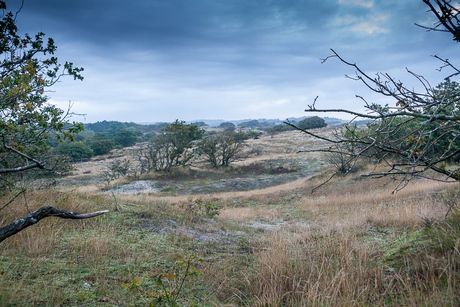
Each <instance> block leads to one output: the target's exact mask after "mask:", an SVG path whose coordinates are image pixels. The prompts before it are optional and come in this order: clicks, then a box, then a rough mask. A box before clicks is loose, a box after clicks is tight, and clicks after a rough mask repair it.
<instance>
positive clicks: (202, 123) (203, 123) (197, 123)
mask: <svg viewBox="0 0 460 307" xmlns="http://www.w3.org/2000/svg"><path fill="white" fill-rule="evenodd" d="M192 124H194V125H196V126H197V127H198V128H201V127H207V126H208V125H207V124H206V123H205V122H193V123H192Z"/></svg>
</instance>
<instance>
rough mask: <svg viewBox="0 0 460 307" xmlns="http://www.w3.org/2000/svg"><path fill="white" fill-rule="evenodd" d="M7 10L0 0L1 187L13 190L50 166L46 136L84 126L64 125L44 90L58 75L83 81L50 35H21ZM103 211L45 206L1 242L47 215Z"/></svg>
mask: <svg viewBox="0 0 460 307" xmlns="http://www.w3.org/2000/svg"><path fill="white" fill-rule="evenodd" d="M6 9H7V7H6V3H5V2H4V1H0V10H2V11H3V14H2V17H1V19H0V54H1V60H0V100H1V102H2V103H1V105H0V182H1V186H0V188H6V187H8V188H12V185H13V180H11V179H14V175H15V174H18V173H21V174H26V173H27V172H30V171H31V170H34V169H42V170H48V169H50V167H52V166H53V165H55V163H56V162H55V161H53V160H55V159H53V155H52V153H51V152H50V148H49V143H48V142H47V141H48V139H49V138H51V136H53V138H55V139H56V140H63V139H73V138H74V135H75V133H77V132H79V131H81V130H82V128H83V127H82V125H81V124H77V123H75V122H74V123H72V124H71V123H69V121H68V117H69V116H70V115H71V114H70V112H69V111H67V112H65V111H63V110H61V109H59V108H58V107H56V106H55V105H53V104H49V103H48V102H47V100H48V97H47V96H46V95H45V94H44V93H45V90H46V89H47V88H49V87H50V86H52V85H54V84H55V83H56V82H58V81H59V80H60V78H61V77H62V76H65V75H70V76H72V77H73V78H74V79H78V80H82V79H83V77H82V76H81V75H80V72H81V71H83V69H82V68H78V67H74V66H73V64H72V63H69V62H65V64H64V65H60V64H59V62H58V59H57V58H56V57H55V56H54V52H55V51H56V45H55V44H54V41H53V39H51V38H48V39H47V40H46V41H45V34H44V33H42V32H39V33H37V34H36V35H34V36H31V35H29V34H24V36H20V35H19V30H18V27H17V26H16V17H17V14H18V13H19V12H17V13H16V14H13V13H12V12H7V11H6ZM20 193H23V191H22V192H20ZM20 193H19V194H20ZM13 200H14V198H13ZM10 203H11V201H10V202H9V203H7V204H6V205H4V206H2V209H3V208H5V207H6V206H8V205H9V204H10ZM102 213H104V212H96V213H92V214H86V215H82V214H77V213H73V212H66V211H63V210H59V209H55V208H52V207H44V208H41V209H39V210H37V211H36V212H33V213H31V214H29V215H28V216H26V217H24V218H22V219H20V220H18V221H16V222H15V223H13V224H11V225H8V226H6V227H3V228H0V241H2V240H4V239H6V238H8V237H9V236H11V235H13V234H15V233H17V232H19V231H21V230H23V229H24V228H26V227H28V226H30V225H33V224H35V223H37V222H38V221H39V220H40V219H42V218H45V217H48V216H57V217H62V218H88V217H92V216H96V215H100V214H102Z"/></svg>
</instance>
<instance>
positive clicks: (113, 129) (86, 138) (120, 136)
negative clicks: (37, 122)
mask: <svg viewBox="0 0 460 307" xmlns="http://www.w3.org/2000/svg"><path fill="white" fill-rule="evenodd" d="M167 125H168V123H158V124H152V125H140V124H136V123H122V122H118V121H105V120H104V121H101V122H96V123H92V124H84V131H83V132H81V133H80V134H78V135H77V136H76V137H75V139H74V140H73V141H66V142H62V143H59V142H57V141H56V140H51V141H50V145H51V146H52V147H54V151H55V153H56V154H60V155H66V156H68V157H69V158H71V159H72V160H74V161H79V160H84V159H89V158H91V157H92V156H98V155H105V154H107V153H109V152H110V151H111V150H112V149H120V148H124V147H130V146H133V145H134V144H136V143H137V142H141V141H147V140H148V139H150V138H152V137H153V136H154V135H155V134H157V133H160V132H161V131H162V130H163V129H164V128H165V127H166V126H167Z"/></svg>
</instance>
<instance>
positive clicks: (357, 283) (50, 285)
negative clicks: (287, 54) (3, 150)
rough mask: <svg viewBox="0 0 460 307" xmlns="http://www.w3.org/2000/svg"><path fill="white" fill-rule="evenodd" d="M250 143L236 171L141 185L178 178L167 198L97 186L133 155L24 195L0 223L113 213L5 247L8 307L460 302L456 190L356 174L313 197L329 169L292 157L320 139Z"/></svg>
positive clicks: (43, 228)
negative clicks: (231, 185)
mask: <svg viewBox="0 0 460 307" xmlns="http://www.w3.org/2000/svg"><path fill="white" fill-rule="evenodd" d="M324 133H330V131H329V130H325V131H324ZM247 145H248V146H247V147H246V149H245V151H246V155H245V156H246V158H245V159H241V160H240V161H238V162H236V163H234V164H233V167H231V168H229V169H225V170H222V169H219V170H213V169H209V168H208V167H206V166H205V165H204V164H203V163H201V162H200V163H197V164H196V165H194V166H193V167H192V169H191V170H177V172H175V173H173V174H170V175H161V176H160V175H157V174H150V175H149V176H144V177H143V178H141V179H145V180H147V179H153V180H158V181H162V180H169V181H173V182H178V183H180V185H178V188H174V189H173V188H172V187H171V188H169V187H168V188H166V189H163V190H161V191H159V192H153V193H152V192H149V193H142V192H139V193H134V194H116V193H110V188H113V187H116V186H119V185H123V184H125V183H129V182H131V181H133V180H134V179H132V178H123V179H119V180H118V181H114V182H111V183H104V182H101V181H98V180H92V178H98V176H100V173H101V172H102V171H103V170H104V167H105V165H107V163H109V162H110V161H112V160H113V159H114V156H118V158H120V157H121V156H123V157H126V156H128V155H129V152H130V151H129V150H125V151H123V152H121V151H120V152H114V153H112V154H111V156H112V157H109V156H106V157H103V158H102V159H101V158H99V159H98V161H95V160H92V161H89V162H84V163H81V164H77V165H76V168H77V169H76V170H75V172H74V173H73V175H72V176H68V177H65V178H62V179H61V181H62V182H61V183H60V184H58V185H57V186H56V187H55V188H52V189H42V190H36V189H33V188H29V189H28V191H27V192H26V193H24V194H23V195H21V197H18V198H17V199H16V200H15V201H14V202H13V203H12V204H10V205H9V206H8V207H7V208H5V209H3V210H1V211H0V219H1V224H2V225H6V224H8V223H10V222H12V221H14V220H16V219H18V218H20V217H22V216H24V215H26V214H27V213H29V212H31V211H33V210H35V209H38V208H40V207H42V206H45V205H51V206H55V207H58V208H61V209H65V210H70V211H75V212H90V211H96V210H104V209H108V210H110V212H109V213H107V214H105V215H103V216H100V217H97V218H93V219H89V220H80V221H73V220H62V219H55V218H48V219H45V220H43V221H40V222H39V223H38V224H37V225H34V226H32V227H30V228H28V229H26V230H25V231H22V232H20V233H19V234H17V235H15V236H13V237H11V238H8V239H7V240H5V241H4V242H2V243H0V248H1V254H0V257H1V264H0V274H1V275H0V306H149V305H150V306H459V305H460V252H459V248H460V236H459V235H460V227H459V221H460V213H459V212H458V210H457V207H456V193H457V192H458V186H457V185H455V184H445V183H440V182H434V181H427V180H413V181H412V182H410V183H409V184H408V186H407V187H405V188H404V189H402V190H401V191H398V192H397V193H392V192H393V191H394V188H395V183H391V182H388V181H387V180H386V179H369V178H363V177H361V176H360V174H359V173H355V174H351V175H349V176H347V177H340V176H337V177H335V178H334V179H333V180H331V181H330V182H329V183H328V184H327V185H324V186H322V187H321V188H319V189H318V190H316V191H315V192H314V193H312V189H313V188H315V187H317V186H318V185H319V184H321V183H322V182H324V180H325V179H327V178H328V176H329V174H331V168H330V166H328V165H327V164H326V163H325V162H324V161H323V160H322V156H321V155H319V154H307V153H296V152H297V150H298V149H312V148H318V147H319V146H321V145H322V144H321V143H320V142H318V141H317V140H312V139H310V138H309V137H308V136H306V135H304V134H301V133H298V132H285V133H280V134H277V135H275V136H274V137H270V136H268V135H264V136H262V137H261V138H260V139H258V140H252V139H251V140H248V141H247ZM280 161H281V162H280ZM290 161H291V162H292V164H290V163H291V162H290ZM277 163H278V164H279V163H283V165H284V166H283V167H284V168H283V169H286V168H288V167H292V168H293V169H292V170H291V169H290V171H292V174H298V178H294V179H292V180H291V179H289V180H287V181H286V182H284V183H280V184H276V185H270V186H266V187H262V188H259V189H249V190H238V191H225V192H220V191H218V190H216V191H213V192H207V193H194V194H190V193H185V194H184V193H183V192H181V188H180V187H190V186H200V185H204V184H205V183H206V184H208V182H209V181H217V182H228V181H231V180H236V181H238V182H243V183H244V182H245V180H247V181H248V182H249V180H252V179H253V178H260V180H262V179H264V180H272V178H275V177H280V176H281V177H282V176H285V175H286V174H284V173H281V172H280V173H276V172H274V171H273V167H272V166H273V165H278V164H277ZM272 164H273V165H272ZM258 165H263V166H264V167H259V166H258ZM288 165H290V166H288ZM293 165H295V167H294V166H293ZM256 166H257V167H256ZM277 167H278V166H277ZM366 167H369V166H365V165H364V166H362V170H363V171H365V170H366ZM278 168H279V167H278ZM289 174H291V173H289ZM82 178H83V179H85V180H82V181H78V180H80V179H82ZM267 178H268V179H267ZM289 178H290V177H289ZM257 180H259V179H257ZM78 182H81V183H80V184H77V183H78ZM31 186H33V185H32V184H31ZM199 191H201V190H199ZM14 195H15V192H14V191H12V192H11V193H6V194H3V195H2V196H1V198H0V205H2V204H6V203H7V202H8V201H9V200H10V199H11V198H12V197H13V196H14ZM2 206H3V205H2ZM449 208H453V210H451V211H450V213H449V214H448V215H446V214H447V212H448V210H449ZM181 259H182V260H181ZM177 260H179V261H177ZM187 264H189V265H190V266H187ZM187 268H188V270H187ZM168 297H169V299H170V300H169V301H168ZM175 303H177V305H174V304H175ZM155 304H156V305H155Z"/></svg>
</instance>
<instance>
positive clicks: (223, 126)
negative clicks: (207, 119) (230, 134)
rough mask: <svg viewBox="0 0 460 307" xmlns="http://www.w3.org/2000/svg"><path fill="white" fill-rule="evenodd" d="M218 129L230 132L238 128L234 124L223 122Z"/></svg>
mask: <svg viewBox="0 0 460 307" xmlns="http://www.w3.org/2000/svg"><path fill="white" fill-rule="evenodd" d="M217 128H221V129H224V130H228V131H235V129H236V126H235V124H234V123H231V122H223V123H221V124H220V125H219V126H217Z"/></svg>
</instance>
